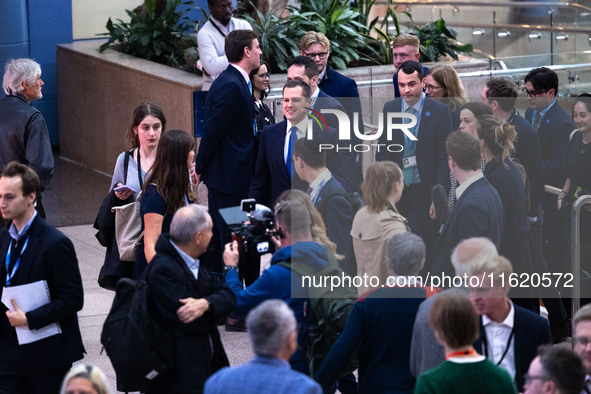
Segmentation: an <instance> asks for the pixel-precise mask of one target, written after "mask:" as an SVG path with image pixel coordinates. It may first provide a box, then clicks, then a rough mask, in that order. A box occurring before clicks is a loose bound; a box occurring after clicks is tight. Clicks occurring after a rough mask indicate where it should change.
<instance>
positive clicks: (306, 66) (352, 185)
mask: <svg viewBox="0 0 591 394" xmlns="http://www.w3.org/2000/svg"><path fill="white" fill-rule="evenodd" d="M293 79H297V80H300V81H303V82H305V83H307V84H308V85H310V93H311V95H310V98H311V103H310V107H311V110H313V111H310V112H311V114H313V115H315V114H316V113H320V114H321V115H322V116H323V118H324V119H325V120H326V124H327V126H328V130H326V131H325V130H324V126H323V129H322V130H319V127H317V126H316V123H313V124H312V126H313V128H314V131H315V133H319V132H321V133H327V134H331V135H332V138H333V139H334V141H336V142H335V143H337V144H338V143H339V142H340V141H339V135H338V132H337V130H339V121H338V119H337V117H336V116H335V115H332V114H323V113H322V110H323V109H327V110H338V111H341V112H343V113H346V110H345V108H344V107H343V106H342V105H341V103H340V102H339V101H338V100H336V99H335V98H333V97H331V96H329V95H328V94H326V93H324V92H323V91H322V90H321V89H320V88H319V87H318V81H319V72H318V66H317V65H316V63H315V62H314V61H313V60H312V59H310V58H308V57H306V56H296V57H295V58H293V59H292V60H291V61H290V62H289V63H288V68H287V80H288V81H289V80H293ZM333 129H334V130H333ZM344 143H345V144H347V145H350V144H352V143H353V144H354V143H355V142H354V140H353V141H344ZM327 155H328V157H327V160H328V164H329V168H330V167H331V163H332V162H333V161H335V160H338V161H339V162H340V163H341V168H339V169H337V168H334V169H333V168H330V170H331V171H332V172H333V175H334V176H335V177H336V178H337V179H338V180H339V182H341V184H342V185H343V187H344V188H345V190H347V191H351V192H353V191H355V190H356V189H357V188H358V187H359V185H357V180H356V178H355V174H357V173H358V172H359V171H360V169H359V166H358V164H357V162H356V155H357V153H356V152H355V151H354V150H353V149H351V151H349V150H346V149H339V150H338V152H337V150H336V149H335V150H330V151H328V152H327ZM333 167H334V166H333ZM341 169H342V171H341Z"/></svg>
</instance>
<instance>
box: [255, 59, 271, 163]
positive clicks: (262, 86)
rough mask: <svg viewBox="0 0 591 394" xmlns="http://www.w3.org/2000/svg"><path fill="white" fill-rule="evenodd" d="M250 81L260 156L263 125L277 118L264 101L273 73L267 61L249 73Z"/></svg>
mask: <svg viewBox="0 0 591 394" xmlns="http://www.w3.org/2000/svg"><path fill="white" fill-rule="evenodd" d="M249 76H250V82H251V83H252V99H253V101H254V120H255V121H256V122H257V134H256V135H255V138H254V157H255V158H256V157H258V156H257V154H258V152H259V140H260V139H261V132H262V131H263V127H265V126H268V125H270V124H275V118H274V117H273V113H272V112H271V110H270V109H269V107H268V106H267V104H265V103H264V102H263V100H264V99H265V98H266V97H267V95H268V94H269V91H270V89H271V88H270V87H269V78H271V73H270V72H269V65H268V64H267V63H265V62H263V61H262V62H261V65H260V67H259V68H257V69H255V70H252V71H251V72H250V74H249Z"/></svg>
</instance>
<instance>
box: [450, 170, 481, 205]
mask: <svg viewBox="0 0 591 394" xmlns="http://www.w3.org/2000/svg"><path fill="white" fill-rule="evenodd" d="M483 177H484V175H483V174H482V171H478V173H476V175H472V176H471V177H470V178H468V179H466V180H465V181H464V183H462V184H461V185H460V186H458V187H457V188H456V198H457V199H458V200H459V199H460V197H462V193H464V192H465V191H466V189H467V188H468V186H470V185H471V184H473V183H474V182H476V181H477V180H479V179H480V178H483Z"/></svg>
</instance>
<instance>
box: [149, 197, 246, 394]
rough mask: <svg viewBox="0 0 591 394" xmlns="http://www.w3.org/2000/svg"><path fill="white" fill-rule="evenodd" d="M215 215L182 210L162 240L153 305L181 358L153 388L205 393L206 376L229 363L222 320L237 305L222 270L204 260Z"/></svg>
mask: <svg viewBox="0 0 591 394" xmlns="http://www.w3.org/2000/svg"><path fill="white" fill-rule="evenodd" d="M212 235H213V234H212V220H211V217H210V216H209V214H208V213H207V210H206V208H205V207H203V206H201V205H196V204H191V205H188V206H185V207H183V208H181V209H179V210H178V211H177V212H176V213H175V215H174V217H173V219H172V222H171V224H170V235H169V234H163V235H161V236H160V238H159V239H158V243H157V244H156V252H157V253H156V256H155V257H154V259H153V260H152V261H151V263H150V265H149V269H148V270H147V282H148V286H149V289H150V296H149V303H150V304H149V307H150V308H151V311H152V313H154V316H155V318H156V319H158V320H159V321H160V322H162V324H163V325H164V326H165V327H167V328H168V329H167V331H168V332H171V333H173V335H172V336H173V341H174V342H175V361H174V364H173V366H172V368H171V370H170V371H169V372H168V373H166V374H165V375H163V376H162V377H160V378H159V379H157V380H156V381H155V382H154V383H153V385H152V386H151V387H150V389H149V390H147V392H148V393H187V394H188V393H200V392H202V390H203V385H204V384H205V381H206V380H207V378H208V377H209V376H211V374H213V373H214V372H215V371H217V370H218V369H220V368H222V367H225V366H228V365H229V363H228V358H227V356H226V352H225V351H224V347H223V345H222V342H221V340H220V334H219V332H218V329H217V322H218V320H219V319H220V317H222V316H225V315H227V314H228V313H229V312H230V311H231V310H232V308H233V307H234V305H235V304H236V297H235V296H234V294H233V293H232V291H231V290H230V289H229V288H228V287H227V286H226V284H225V283H224V280H223V278H222V277H221V276H220V275H215V274H211V273H210V272H209V270H208V269H207V267H204V266H202V265H201V264H200V262H199V256H201V255H202V254H203V253H204V252H205V250H206V249H207V245H208V244H209V241H210V240H211V238H212Z"/></svg>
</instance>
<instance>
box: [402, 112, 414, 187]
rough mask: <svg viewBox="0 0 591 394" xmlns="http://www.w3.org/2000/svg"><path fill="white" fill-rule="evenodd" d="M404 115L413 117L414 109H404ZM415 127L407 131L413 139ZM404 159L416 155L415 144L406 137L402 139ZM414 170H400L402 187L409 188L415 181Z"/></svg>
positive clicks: (410, 168) (412, 168)
mask: <svg viewBox="0 0 591 394" xmlns="http://www.w3.org/2000/svg"><path fill="white" fill-rule="evenodd" d="M406 113H408V114H411V115H415V116H416V114H417V110H416V109H415V108H414V107H408V108H407V109H406ZM416 127H417V126H416V125H415V126H413V127H410V128H409V129H408V131H410V132H411V133H412V134H413V135H414V136H415V137H416V136H417V133H416ZM404 150H405V152H404V157H411V156H415V155H416V151H417V142H416V141H413V140H411V139H410V138H408V137H406V136H405V137H404ZM415 168H416V167H409V168H402V174H403V175H404V185H405V186H410V185H412V184H413V183H414V181H415Z"/></svg>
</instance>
